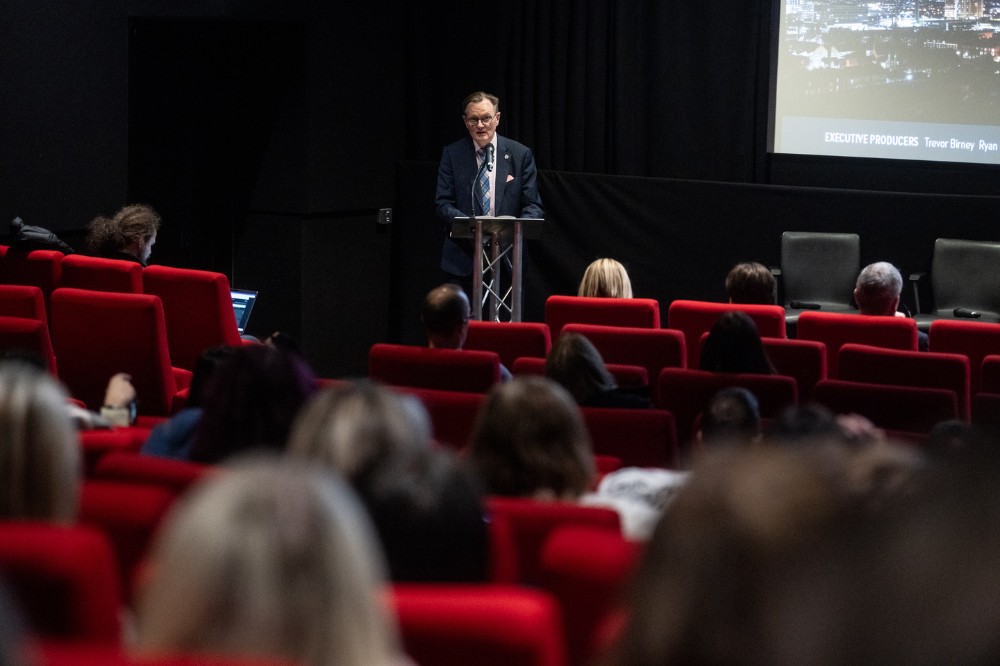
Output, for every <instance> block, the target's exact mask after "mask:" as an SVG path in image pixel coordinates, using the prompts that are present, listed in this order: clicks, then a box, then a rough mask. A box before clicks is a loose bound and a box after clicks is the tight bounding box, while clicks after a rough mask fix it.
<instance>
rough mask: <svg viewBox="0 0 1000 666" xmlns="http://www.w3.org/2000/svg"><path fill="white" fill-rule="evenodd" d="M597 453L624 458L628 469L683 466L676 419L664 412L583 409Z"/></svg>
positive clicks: (599, 408) (597, 408)
mask: <svg viewBox="0 0 1000 666" xmlns="http://www.w3.org/2000/svg"><path fill="white" fill-rule="evenodd" d="M581 411H582V412H583V420H584V422H585V423H586V425H587V431H588V432H589V433H590V441H591V444H592V445H593V447H594V453H595V454H598V455H610V456H615V457H617V458H620V459H621V464H622V466H625V467H633V466H634V467H674V468H676V467H677V466H678V465H680V453H679V451H678V448H677V432H676V428H675V426H674V416H673V414H671V413H670V412H667V411H664V410H662V409H609V408H602V407H584V408H583V409H582V410H581Z"/></svg>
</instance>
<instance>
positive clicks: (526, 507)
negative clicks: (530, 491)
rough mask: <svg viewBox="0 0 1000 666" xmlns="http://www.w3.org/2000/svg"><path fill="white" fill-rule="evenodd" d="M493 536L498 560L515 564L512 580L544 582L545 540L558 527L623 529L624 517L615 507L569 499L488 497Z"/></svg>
mask: <svg viewBox="0 0 1000 666" xmlns="http://www.w3.org/2000/svg"><path fill="white" fill-rule="evenodd" d="M487 510H488V512H489V514H490V520H491V522H490V536H491V538H492V539H494V544H493V545H494V548H495V549H496V550H495V556H496V559H497V560H500V561H505V562H510V563H512V564H513V567H512V571H511V573H512V574H513V575H514V576H515V580H513V581H498V582H520V583H524V584H527V585H538V584H539V583H540V582H541V578H542V577H541V554H542V546H543V545H544V544H545V541H546V539H548V537H549V535H550V534H551V533H552V531H553V530H554V529H556V528H557V527H561V526H565V525H589V526H591V527H595V528H598V529H603V530H609V531H611V532H616V533H620V532H621V520H620V519H619V517H618V513H617V512H615V511H614V510H613V509H607V508H604V507H596V506H582V505H580V504H573V503H570V502H542V501H538V500H533V499H528V498H520V497H497V496H491V497H489V498H487Z"/></svg>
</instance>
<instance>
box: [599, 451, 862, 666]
mask: <svg viewBox="0 0 1000 666" xmlns="http://www.w3.org/2000/svg"><path fill="white" fill-rule="evenodd" d="M850 507H851V504H850V503H849V501H848V491H847V489H846V487H845V483H844V481H843V478H842V473H841V472H840V470H839V469H836V468H835V467H831V465H830V464H829V463H827V461H825V460H823V459H822V458H821V457H820V456H818V455H813V454H810V453H808V452H806V451H790V450H787V449H775V448H771V447H766V446H765V447H753V448H725V449H721V450H718V451H716V452H714V453H712V452H709V453H706V455H705V456H703V457H702V458H701V459H700V460H699V461H698V462H697V463H696V464H695V467H694V469H693V471H692V474H691V476H690V478H689V479H688V481H687V483H686V484H685V485H684V486H682V487H681V488H680V490H679V491H678V492H677V493H676V494H675V496H674V497H673V499H672V501H671V503H670V504H669V505H668V506H667V508H666V511H665V513H664V515H663V517H662V518H661V520H660V522H659V524H658V525H657V527H656V530H655V532H654V533H653V537H652V539H651V540H650V541H649V543H648V544H647V546H646V549H645V551H644V554H643V560H642V562H641V564H640V567H639V570H638V573H637V576H636V578H635V580H634V584H633V588H632V596H631V609H630V611H631V612H630V614H629V618H628V621H627V624H626V626H625V629H624V631H623V632H622V634H621V636H620V639H619V642H618V645H617V647H616V650H615V653H614V655H613V659H612V660H611V663H614V664H617V665H619V666H631V665H639V664H698V663H700V664H710V663H714V664H726V663H730V664H736V663H771V660H770V659H769V657H770V656H771V655H770V654H769V653H768V651H767V647H768V646H766V645H762V644H761V643H762V640H761V635H762V634H763V633H764V630H765V628H766V618H765V617H763V608H764V606H765V602H764V600H765V598H766V596H767V593H768V588H769V586H770V585H771V584H772V583H773V580H774V578H775V577H776V576H779V575H780V573H781V567H782V566H784V565H785V564H786V562H787V561H788V560H790V559H794V558H796V557H797V556H798V555H799V554H800V553H802V552H804V551H808V549H809V548H810V546H811V544H812V543H814V542H815V541H816V540H817V539H818V537H819V535H820V534H822V533H823V532H824V531H825V530H828V529H831V527H833V526H835V525H836V524H837V521H838V520H840V519H841V517H842V516H843V515H844V514H845V512H846V511H847V510H848V509H849V508H850Z"/></svg>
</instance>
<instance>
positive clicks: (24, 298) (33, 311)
mask: <svg viewBox="0 0 1000 666" xmlns="http://www.w3.org/2000/svg"><path fill="white" fill-rule="evenodd" d="M0 316H3V317H24V318H25V319H37V320H39V321H42V322H44V323H45V325H46V326H47V325H48V323H49V318H48V314H47V313H46V309H45V297H44V296H43V295H42V290H41V289H39V288H38V287H36V286H34V285H26V284H0Z"/></svg>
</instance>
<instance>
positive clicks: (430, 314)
mask: <svg viewBox="0 0 1000 666" xmlns="http://www.w3.org/2000/svg"><path fill="white" fill-rule="evenodd" d="M470 312H471V309H470V307H469V297H468V296H467V295H466V294H465V292H464V291H462V288H461V287H459V286H458V285H456V284H451V283H446V284H442V285H441V286H439V287H435V288H434V289H431V291H430V292H429V293H428V294H427V296H426V297H425V298H424V307H423V312H422V313H421V319H422V321H423V322H424V330H425V331H426V332H427V344H428V345H429V346H431V347H434V348H437V349H461V348H462V345H464V344H465V336H466V334H467V333H468V332H469V313H470Z"/></svg>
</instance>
